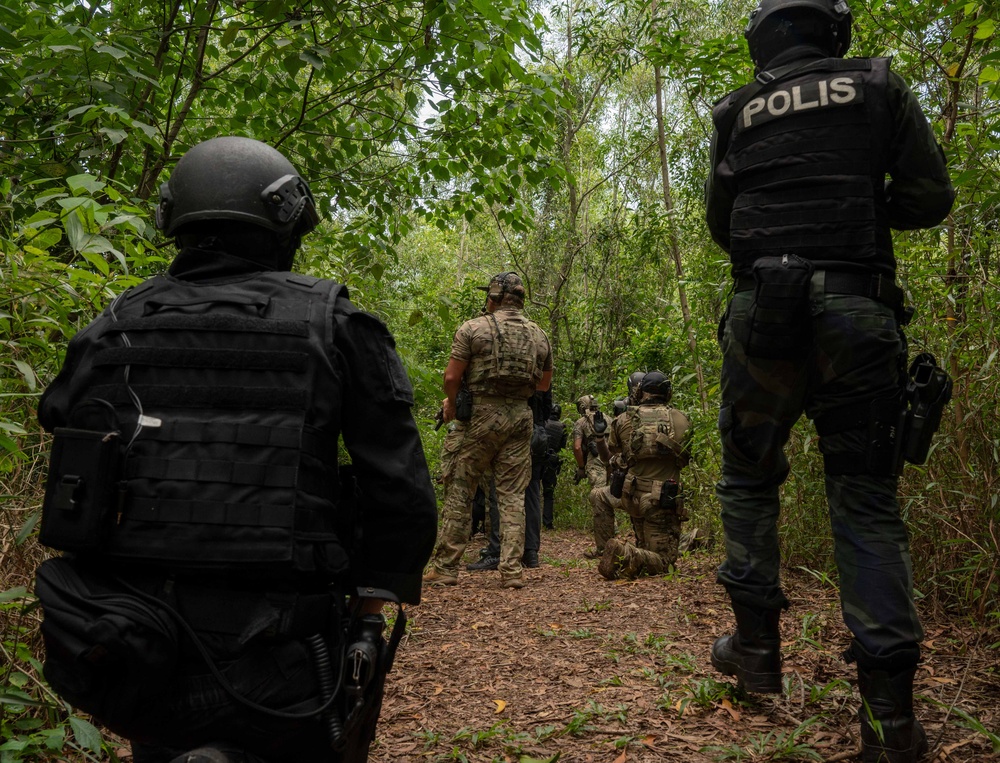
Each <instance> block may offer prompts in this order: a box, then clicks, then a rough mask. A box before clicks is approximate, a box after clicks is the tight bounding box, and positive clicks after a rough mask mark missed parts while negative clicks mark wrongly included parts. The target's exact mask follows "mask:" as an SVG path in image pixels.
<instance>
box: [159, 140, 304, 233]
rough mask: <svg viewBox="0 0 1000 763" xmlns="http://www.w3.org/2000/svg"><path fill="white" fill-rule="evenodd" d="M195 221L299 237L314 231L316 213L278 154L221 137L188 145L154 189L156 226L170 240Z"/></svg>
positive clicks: (293, 172)
mask: <svg viewBox="0 0 1000 763" xmlns="http://www.w3.org/2000/svg"><path fill="white" fill-rule="evenodd" d="M201 220H233V221H237V222H245V223H250V224H253V225H259V226H260V227H262V228H266V229H267V230H270V231H274V232H275V233H277V234H279V235H282V236H285V235H297V236H301V235H304V234H306V233H308V232H309V231H311V230H312V229H313V228H315V227H316V225H317V224H318V223H319V214H318V213H317V211H316V203H315V201H314V200H313V195H312V192H311V191H310V190H309V184H308V183H306V181H305V180H303V179H302V177H301V176H299V174H298V172H296V170H295V167H293V166H292V164H291V162H289V161H288V159H286V158H285V157H284V155H282V153H281V152H280V151H278V150H277V149H274V148H272V147H271V146H269V145H267V144H266V143H261V142H260V141H258V140H252V139H250V138H239V137H235V136H227V137H222V138H212V139H211V140H206V141H205V142H204V143H199V144H198V145H196V146H194V147H192V148H191V149H190V150H188V152H187V153H186V154H184V156H182V157H181V159H180V161H179V162H177V166H176V167H174V171H173V172H172V173H170V178H169V180H167V182H166V183H164V184H163V185H161V186H160V204H159V206H158V207H157V208H156V227H157V228H159V229H160V230H162V231H163V232H164V233H165V234H166V235H168V236H173V235H175V234H176V233H177V232H178V229H179V228H180V227H181V226H183V225H186V224H187V223H193V222H198V221H201Z"/></svg>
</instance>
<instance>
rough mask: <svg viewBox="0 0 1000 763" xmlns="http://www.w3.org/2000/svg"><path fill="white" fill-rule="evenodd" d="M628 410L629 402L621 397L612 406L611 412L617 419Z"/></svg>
mask: <svg viewBox="0 0 1000 763" xmlns="http://www.w3.org/2000/svg"><path fill="white" fill-rule="evenodd" d="M627 410H628V400H626V399H625V398H624V397H620V398H618V399H617V400H615V401H614V402H613V403H612V404H611V412H612V414H614V415H615V416H616V417H618V416H621V415H622V414H623V413H625V411H627Z"/></svg>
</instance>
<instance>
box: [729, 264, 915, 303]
mask: <svg viewBox="0 0 1000 763" xmlns="http://www.w3.org/2000/svg"><path fill="white" fill-rule="evenodd" d="M824 273H825V276H824V279H823V282H824V290H825V291H826V293H827V294H851V295H854V296H856V297H868V298H869V299H874V300H876V301H878V302H881V303H882V304H883V305H887V306H888V307H891V308H892V309H893V310H895V311H896V312H897V313H898V312H901V311H902V310H903V303H904V302H905V298H904V295H903V290H902V289H900V288H899V287H898V286H896V284H895V282H894V280H893V278H892V277H891V276H886V275H882V274H881V273H843V272H840V271H836V270H826V271H824ZM756 286H757V282H756V281H754V278H753V276H741V277H740V278H738V279H736V289H735V291H737V292H740V291H752V290H753V289H754V288H756Z"/></svg>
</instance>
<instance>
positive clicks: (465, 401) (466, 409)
mask: <svg viewBox="0 0 1000 763" xmlns="http://www.w3.org/2000/svg"><path fill="white" fill-rule="evenodd" d="M455 418H456V419H458V420H459V421H469V420H470V419H471V418H472V393H471V392H469V390H467V389H460V390H459V391H458V394H457V395H455Z"/></svg>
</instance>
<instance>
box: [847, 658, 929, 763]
mask: <svg viewBox="0 0 1000 763" xmlns="http://www.w3.org/2000/svg"><path fill="white" fill-rule="evenodd" d="M844 656H845V657H846V658H847V660H848V662H851V661H852V660H857V663H858V689H859V691H860V692H861V699H862V700H863V701H862V704H861V708H860V709H859V710H858V717H859V718H860V719H861V760H862V761H863V763H916V761H918V760H920V758H921V757H923V755H924V753H926V752H927V734H926V733H925V732H924V727H923V726H921V725H920V721H918V720H917V719H916V718H915V717H914V715H913V676H914V674H916V672H917V661H918V660H919V659H920V650H919V649H918V648H917V647H915V646H914V647H903V648H901V649H896V650H894V651H893V652H890V653H889V654H887V655H884V656H880V657H873V656H872V655H870V654H868V652H867V651H865V649H864V647H862V646H861V645H860V644H859V643H858V642H857V641H854V642H853V643H852V644H851V648H850V649H849V650H848V652H847V654H845V655H844Z"/></svg>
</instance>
